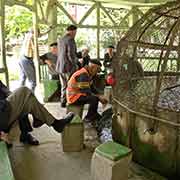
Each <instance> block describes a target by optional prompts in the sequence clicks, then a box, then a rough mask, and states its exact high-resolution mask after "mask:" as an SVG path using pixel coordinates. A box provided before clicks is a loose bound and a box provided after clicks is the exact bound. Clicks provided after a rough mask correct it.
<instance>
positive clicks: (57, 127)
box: [52, 112, 75, 133]
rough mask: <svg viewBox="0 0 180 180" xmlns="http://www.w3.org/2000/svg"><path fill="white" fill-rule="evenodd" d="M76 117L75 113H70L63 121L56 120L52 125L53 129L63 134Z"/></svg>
mask: <svg viewBox="0 0 180 180" xmlns="http://www.w3.org/2000/svg"><path fill="white" fill-rule="evenodd" d="M74 116H75V114H74V113H73V112H69V113H68V114H67V115H66V116H65V117H64V118H63V119H60V120H55V121H54V122H53V124H52V126H53V128H54V129H55V130H56V131H57V132H59V133H61V132H62V131H63V130H64V128H65V126H66V125H67V124H69V123H70V122H71V121H72V119H73V117H74Z"/></svg>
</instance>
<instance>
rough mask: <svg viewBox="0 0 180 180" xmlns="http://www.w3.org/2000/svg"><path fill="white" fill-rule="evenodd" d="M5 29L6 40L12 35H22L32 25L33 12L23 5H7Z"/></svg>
mask: <svg viewBox="0 0 180 180" xmlns="http://www.w3.org/2000/svg"><path fill="white" fill-rule="evenodd" d="M5 13H6V21H5V31H6V40H9V39H10V38H12V37H18V36H21V35H22V33H24V32H26V31H27V30H28V29H29V28H30V27H32V13H31V12H30V11H29V10H28V9H26V8H23V7H20V6H13V7H6V10H5Z"/></svg>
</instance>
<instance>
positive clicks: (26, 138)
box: [20, 133, 39, 146]
mask: <svg viewBox="0 0 180 180" xmlns="http://www.w3.org/2000/svg"><path fill="white" fill-rule="evenodd" d="M20 142H22V143H23V144H30V145H35V146H37V145H39V141H38V140H37V139H36V138H35V137H33V136H32V135H31V134H29V133H28V134H26V135H23V134H21V135H20Z"/></svg>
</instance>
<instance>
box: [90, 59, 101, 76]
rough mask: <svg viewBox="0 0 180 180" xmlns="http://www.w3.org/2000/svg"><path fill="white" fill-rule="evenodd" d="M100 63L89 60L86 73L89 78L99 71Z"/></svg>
mask: <svg viewBox="0 0 180 180" xmlns="http://www.w3.org/2000/svg"><path fill="white" fill-rule="evenodd" d="M101 66H102V65H101V62H100V61H98V60H90V61H89V64H88V71H89V74H90V76H92V77H93V76H95V75H96V74H97V73H98V72H100V70H101Z"/></svg>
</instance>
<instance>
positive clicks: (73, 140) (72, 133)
mask: <svg viewBox="0 0 180 180" xmlns="http://www.w3.org/2000/svg"><path fill="white" fill-rule="evenodd" d="M83 144H84V127H83V123H82V119H81V118H80V117H79V116H78V115H76V116H75V117H74V118H73V120H72V121H71V123H70V124H69V125H67V126H66V127H65V129H64V131H63V133H62V147H63V151H64V152H77V151H81V150H82V149H83Z"/></svg>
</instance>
